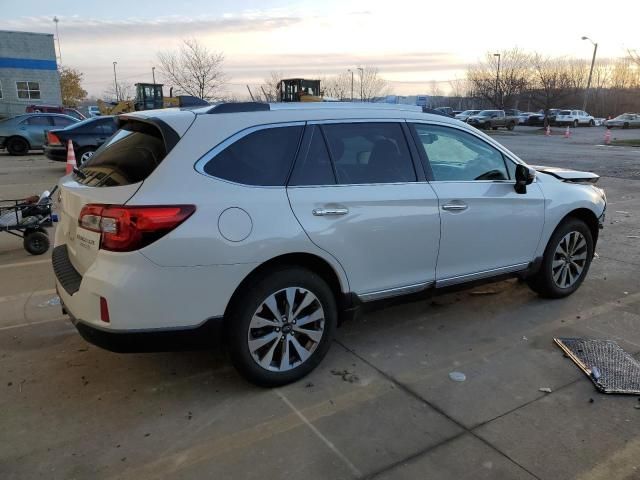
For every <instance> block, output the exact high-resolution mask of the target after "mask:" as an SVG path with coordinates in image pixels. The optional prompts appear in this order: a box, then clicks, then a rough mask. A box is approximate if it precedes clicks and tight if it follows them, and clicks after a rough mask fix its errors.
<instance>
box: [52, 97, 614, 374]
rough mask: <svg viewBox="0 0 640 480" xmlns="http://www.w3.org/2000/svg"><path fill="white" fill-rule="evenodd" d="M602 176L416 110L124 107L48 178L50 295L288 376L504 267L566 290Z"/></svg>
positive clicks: (254, 369)
mask: <svg viewBox="0 0 640 480" xmlns="http://www.w3.org/2000/svg"><path fill="white" fill-rule="evenodd" d="M597 179H598V176H597V175H594V174H591V173H585V172H575V171H569V170H562V169H555V168H544V167H534V168H532V167H528V166H527V165H526V164H525V163H524V162H523V161H522V160H520V159H519V158H518V157H517V156H516V155H514V154H513V153H511V152H510V151H508V150H507V149H506V148H504V147H503V146H502V145H500V144H499V143H497V142H496V141H495V140H493V139H492V138H490V137H488V136H487V135H485V134H484V133H482V132H480V131H478V130H476V129H475V128H473V127H471V126H467V125H465V124H463V123H461V122H459V121H457V120H454V119H452V118H446V117H444V116H441V115H432V114H424V113H422V111H421V109H420V108H419V107H408V106H407V107H403V106H398V105H380V104H367V103H364V104H348V103H346V104H345V103H336V104H331V103H306V104H305V103H296V104H271V105H269V104H261V103H228V104H219V105H216V106H213V107H211V106H209V107H206V108H200V109H196V110H178V109H166V110H158V111H144V112H135V113H130V114H125V115H121V116H120V130H118V131H117V132H116V134H115V135H114V136H113V137H111V138H110V139H109V140H108V141H107V142H106V143H105V144H104V145H103V146H102V147H100V149H99V150H97V151H96V153H95V154H94V155H93V156H92V157H91V159H89V160H88V161H87V162H86V163H85V164H84V165H83V166H82V167H81V168H80V170H79V173H78V172H76V173H73V174H71V175H69V176H66V177H63V178H62V179H61V181H60V189H61V194H60V200H59V212H60V223H59V226H58V228H57V230H56V238H55V248H54V250H53V268H54V271H55V276H56V288H57V290H58V292H59V295H60V298H61V300H62V303H63V305H64V309H65V311H66V312H68V314H69V315H70V316H71V319H72V321H73V323H74V324H75V326H76V327H77V329H78V331H79V332H80V334H81V335H82V336H83V337H85V338H86V339H87V340H89V341H91V342H94V343H96V344H98V345H101V346H103V347H106V348H109V349H111V350H115V351H141V350H147V349H150V348H151V347H152V346H154V345H153V344H152V343H150V342H152V341H153V342H157V341H159V340H167V341H166V342H165V343H164V344H163V347H162V348H166V347H167V345H168V346H169V347H171V348H175V347H176V346H178V345H179V344H180V341H182V340H183V339H184V338H185V337H191V338H193V337H197V338H200V339H204V340H210V339H211V338H212V336H213V335H221V338H222V339H224V342H225V344H226V346H227V347H228V348H229V351H230V353H231V359H232V361H233V363H234V364H235V366H236V367H237V368H238V370H239V371H240V372H241V373H242V374H243V375H244V376H245V377H246V378H248V379H249V380H251V381H253V382H255V383H257V384H260V385H269V386H274V385H281V384H284V383H288V382H291V381H294V380H297V379H299V378H301V377H302V376H303V375H305V374H307V373H308V372H310V371H311V370H312V369H313V368H314V367H315V366H316V365H318V363H319V362H320V361H321V359H322V358H323V357H324V356H325V354H326V353H327V351H328V349H329V347H330V345H331V339H332V336H333V334H334V332H335V329H336V326H337V325H338V320H339V319H342V318H346V317H348V316H350V315H351V314H353V312H354V311H356V310H357V309H358V307H359V306H361V305H362V304H365V303H369V302H374V301H377V300H381V299H387V298H390V297H395V296H399V295H405V294H416V293H419V292H426V291H427V290H431V289H439V288H441V287H447V286H451V285H455V284H462V283H465V282H470V281H477V280H481V279H489V278H494V277H496V276H499V275H517V276H520V277H522V278H525V279H526V281H527V282H528V284H529V285H530V286H531V288H533V289H534V290H535V291H536V292H538V293H539V294H540V295H542V296H545V297H551V298H559V297H564V296H567V295H569V294H571V293H573V292H574V291H575V290H576V289H577V288H578V287H579V286H580V284H581V283H582V281H583V280H584V278H585V276H586V274H587V271H588V270H589V265H590V263H591V260H592V258H593V254H594V249H595V245H596V242H597V239H598V231H599V230H598V229H599V227H600V226H601V225H602V222H603V219H604V214H605V204H606V200H605V195H604V192H603V190H602V189H600V188H598V187H597V186H595V185H594V183H595V181H596V180H597ZM214 332H219V333H214Z"/></svg>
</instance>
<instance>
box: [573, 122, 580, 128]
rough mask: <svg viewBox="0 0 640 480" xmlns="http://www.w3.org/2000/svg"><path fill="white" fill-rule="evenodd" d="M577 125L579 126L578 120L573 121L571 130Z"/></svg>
mask: <svg viewBox="0 0 640 480" xmlns="http://www.w3.org/2000/svg"><path fill="white" fill-rule="evenodd" d="M578 125H579V123H578V120H574V121H573V128H578Z"/></svg>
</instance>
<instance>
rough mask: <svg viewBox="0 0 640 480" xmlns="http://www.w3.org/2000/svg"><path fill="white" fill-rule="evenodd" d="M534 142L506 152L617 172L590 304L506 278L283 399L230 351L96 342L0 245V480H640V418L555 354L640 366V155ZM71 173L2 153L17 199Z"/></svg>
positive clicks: (337, 354) (338, 346) (338, 352)
mask: <svg viewBox="0 0 640 480" xmlns="http://www.w3.org/2000/svg"><path fill="white" fill-rule="evenodd" d="M519 130H520V129H517V130H516V133H515V134H514V135H511V134H509V135H500V134H498V136H496V138H498V140H499V141H501V142H503V143H504V144H505V145H507V146H508V147H509V148H512V149H513V150H514V151H515V152H516V153H518V154H519V155H520V156H521V157H522V158H523V159H525V160H526V161H529V162H530V163H542V164H558V165H563V166H567V167H570V168H577V169H581V168H582V169H594V170H596V171H598V172H599V173H600V174H605V175H606V174H609V175H607V176H605V177H604V178H602V179H601V182H600V184H601V185H602V186H604V187H605V188H606V189H607V195H608V199H609V207H608V217H607V225H606V229H605V230H604V231H603V232H602V235H601V238H600V242H599V244H598V248H597V251H598V254H599V258H598V259H596V260H595V261H594V263H593V265H592V267H591V271H590V273H589V276H588V277H587V279H586V281H585V283H584V284H583V286H582V287H581V288H580V290H578V292H576V294H574V295H573V296H571V297H569V298H567V299H564V300H557V301H549V300H542V299H539V298H538V297H537V296H535V295H534V294H533V293H532V292H531V291H530V290H529V289H528V288H527V287H526V286H525V285H524V284H522V283H519V282H517V281H515V280H509V281H504V282H500V283H496V284H491V285H487V286H483V287H477V288H472V289H469V290H466V291H461V292H457V293H449V294H446V295H442V296H438V297H435V298H433V299H429V300H425V301H420V302H415V303H410V304H405V305H400V306H395V307H390V308H387V309H384V310H378V311H374V312H370V313H367V314H366V315H363V316H362V317H361V318H359V319H358V320H356V321H353V322H349V323H347V324H345V325H343V326H342V327H341V328H340V329H339V330H338V335H337V339H336V341H335V343H334V345H333V346H332V348H331V350H330V352H329V354H328V356H327V358H326V359H325V360H324V362H323V363H322V364H321V365H320V367H319V368H318V369H317V370H316V371H314V372H313V373H312V374H311V375H309V376H308V377H307V378H305V379H304V380H302V381H300V382H298V383H296V384H293V385H289V386H287V387H284V388H279V389H274V390H264V389H259V388H256V387H253V386H251V385H249V384H247V383H246V382H244V381H243V380H242V379H241V378H239V376H238V375H237V374H236V373H235V371H234V370H233V369H232V368H231V367H230V365H229V363H228V361H227V359H226V358H225V355H224V354H223V353H221V352H181V353H156V354H129V355H119V354H114V353H110V352H106V351H104V350H101V349H99V348H97V347H93V346H91V345H88V344H87V343H86V342H84V340H82V339H81V338H80V337H79V336H78V334H77V333H76V332H75V330H74V328H73V327H72V326H71V324H70V323H69V322H68V320H67V319H66V318H65V317H63V316H62V315H61V313H60V309H59V306H56V305H52V303H54V302H51V299H52V298H54V297H55V294H54V293H53V291H52V289H53V285H54V284H53V275H52V272H51V268H50V266H49V264H48V262H46V261H45V260H47V259H46V258H41V257H31V256H29V255H28V254H27V253H26V252H25V251H24V250H22V249H21V245H20V243H19V242H18V241H17V240H14V239H12V238H0V361H1V362H2V368H1V369H0V425H2V442H0V478H3V479H23V478H40V477H43V478H48V479H51V478H54V479H55V478H61V479H62V478H65V479H66V478H92V479H94V478H125V479H127V478H131V479H134V478H136V479H137V478H216V479H225V478H234V479H235V478H249V479H252V478H255V479H264V478H304V479H305V480H312V479H326V478H330V479H342V478H344V479H349V478H379V479H396V478H397V479H417V478H429V479H432V478H434V479H440V478H442V479H452V478H455V479H483V478H484V479H502V478H504V479H519V478H522V479H532V478H541V479H553V480H558V479H565V478H567V479H568V478H576V479H609V478H629V479H633V478H640V434H639V433H638V432H640V410H638V409H636V408H634V407H636V406H637V405H639V404H640V402H638V399H637V398H636V397H633V396H613V395H601V394H598V393H597V392H596V391H595V389H594V388H593V386H592V385H591V382H589V380H588V379H587V378H586V377H584V375H583V374H582V373H580V372H579V370H578V369H577V368H576V367H575V366H574V365H573V364H572V363H571V362H570V361H569V360H568V359H566V358H563V355H562V353H561V351H560V350H559V349H558V348H557V347H555V346H554V345H553V342H552V338H553V337H554V336H572V335H575V336H589V337H596V338H609V339H614V340H616V341H618V342H619V343H620V344H621V346H622V347H623V348H625V349H626V350H627V351H630V352H632V353H634V354H636V355H637V354H638V353H639V352H640V275H638V271H639V269H640V239H638V238H635V237H636V236H638V235H640V218H639V217H640V208H639V207H640V198H639V197H640V195H639V194H638V192H639V191H640V190H639V187H640V181H638V180H632V179H631V178H636V177H635V176H634V174H633V172H634V171H640V159H639V155H640V149H631V148H627V149H625V150H624V151H622V153H620V154H616V155H610V154H609V153H605V154H601V153H600V152H610V151H613V150H608V149H607V150H601V148H604V147H595V146H593V143H591V144H590V143H589V141H590V140H589V141H587V140H585V141H584V142H585V143H581V142H578V143H575V144H569V143H564V144H563V143H562V142H561V140H564V139H561V138H558V139H551V140H549V139H548V138H545V137H544V136H538V135H536V134H535V133H533V134H528V133H525V132H524V131H522V132H519ZM595 130H602V131H604V129H595V128H594V129H579V131H585V132H586V131H595ZM585 135H586V133H585ZM576 137H577V134H576ZM574 138H575V137H574ZM570 141H571V140H570ZM576 141H577V140H576ZM594 141H595V140H594ZM544 142H546V143H544ZM552 142H555V143H552ZM611 148H614V147H611ZM616 148H618V147H616ZM593 167H596V168H593ZM63 171H64V165H62V164H54V163H52V162H49V161H47V160H46V159H44V158H42V156H30V157H25V158H21V159H14V158H10V157H7V156H5V155H3V154H0V191H2V195H0V197H4V196H6V195H5V192H9V193H11V194H15V195H27V194H32V193H37V192H39V191H40V190H42V189H44V188H48V186H49V185H50V184H53V183H54V182H55V178H56V176H58V175H61V174H62V173H63ZM638 178H640V177H638ZM2 237H7V236H6V235H2ZM452 371H458V372H462V373H464V374H465V376H466V380H465V381H464V382H454V381H452V380H451V379H450V378H449V373H450V372H452ZM540 387H549V388H551V389H552V393H550V394H547V393H543V392H540V391H539V388H540ZM592 399H593V402H591V400H592Z"/></svg>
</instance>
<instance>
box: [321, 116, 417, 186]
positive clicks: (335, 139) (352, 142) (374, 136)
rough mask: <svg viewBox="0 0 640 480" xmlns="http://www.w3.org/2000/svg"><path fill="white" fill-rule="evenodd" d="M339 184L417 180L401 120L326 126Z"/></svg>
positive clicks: (323, 128)
mask: <svg viewBox="0 0 640 480" xmlns="http://www.w3.org/2000/svg"><path fill="white" fill-rule="evenodd" d="M322 130H323V132H324V134H325V137H326V139H327V144H328V146H329V151H330V153H331V159H332V160H333V165H334V167H335V172H336V176H337V179H338V183H341V184H364V183H402V182H415V181H416V172H415V168H414V167H413V161H412V159H411V154H410V153H409V147H408V145H407V141H406V139H405V136H404V133H403V131H402V127H401V126H400V124H399V123H382V122H381V123H336V124H328V125H323V126H322Z"/></svg>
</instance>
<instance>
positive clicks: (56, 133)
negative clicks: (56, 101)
mask: <svg viewBox="0 0 640 480" xmlns="http://www.w3.org/2000/svg"><path fill="white" fill-rule="evenodd" d="M117 129H118V127H117V125H116V117H113V116H104V117H95V118H88V119H87V120H83V121H82V122H78V123H76V124H74V125H71V126H70V127H67V128H63V129H60V130H50V131H49V132H48V133H47V138H46V140H45V145H44V154H45V155H46V156H47V158H49V159H51V160H56V161H60V162H64V161H65V160H66V159H67V144H68V143H69V140H71V142H72V143H73V151H74V153H75V155H76V162H77V163H78V165H82V164H83V163H84V162H86V161H87V160H88V159H89V158H91V155H93V152H95V151H96V150H97V149H98V147H99V146H100V145H102V144H103V143H104V142H105V141H106V140H107V139H108V138H109V137H110V136H111V135H113V134H114V133H115V131H116V130H117Z"/></svg>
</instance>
